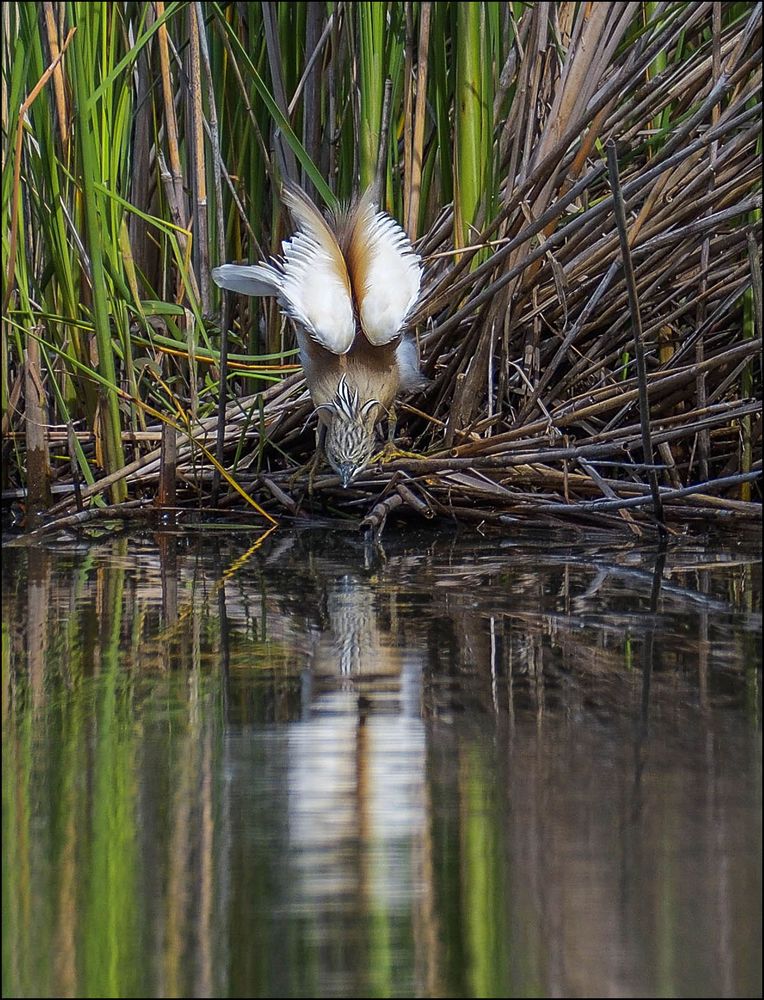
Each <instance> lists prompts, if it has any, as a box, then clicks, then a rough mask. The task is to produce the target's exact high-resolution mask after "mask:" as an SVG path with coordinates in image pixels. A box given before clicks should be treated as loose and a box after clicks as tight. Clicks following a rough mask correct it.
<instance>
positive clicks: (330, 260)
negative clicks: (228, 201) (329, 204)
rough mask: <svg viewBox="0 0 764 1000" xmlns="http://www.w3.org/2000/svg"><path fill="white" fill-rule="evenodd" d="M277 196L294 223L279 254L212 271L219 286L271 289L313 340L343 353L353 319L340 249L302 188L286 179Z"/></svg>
mask: <svg viewBox="0 0 764 1000" xmlns="http://www.w3.org/2000/svg"><path fill="white" fill-rule="evenodd" d="M283 198H284V203H285V204H286V205H287V207H288V208H289V210H290V211H291V213H292V215H293V216H294V219H295V221H296V223H297V225H298V227H299V229H298V232H296V233H295V234H294V236H292V237H291V239H288V240H284V242H283V243H282V245H281V246H282V249H283V253H284V259H283V260H276V261H274V262H273V263H267V264H256V265H254V266H251V267H246V266H242V265H238V264H224V265H223V266H222V267H217V268H215V269H214V270H213V272H212V277H213V279H214V281H215V282H217V284H218V285H220V286H221V288H228V289H230V290H231V291H236V292H242V293H243V294H245V295H276V296H277V297H278V300H279V303H280V304H281V307H282V309H283V310H284V311H285V312H286V313H287V314H288V315H289V316H291V317H292V319H294V320H295V321H296V322H297V323H299V324H300V326H302V327H304V328H305V330H306V331H307V332H308V334H309V335H310V336H311V337H312V338H313V339H314V340H315V341H316V342H317V343H319V344H320V345H321V346H322V347H325V348H326V349H327V350H328V351H331V352H332V353H333V354H345V353H346V352H347V351H349V350H350V348H351V346H352V344H353V339H354V337H355V319H354V316H353V300H352V297H351V291H350V279H349V277H348V271H347V267H346V265H345V260H344V258H343V256H342V251H341V250H340V247H339V244H338V243H337V239H336V237H335V236H334V234H333V233H332V231H331V229H330V228H329V225H328V223H327V222H326V220H325V219H324V217H323V216H322V215H321V213H320V212H319V210H318V209H317V208H316V206H315V205H314V204H313V202H312V201H311V200H310V199H309V198H308V196H307V195H306V194H305V192H304V191H302V190H301V189H300V188H298V187H297V186H296V185H291V184H290V185H286V186H285V187H284V191H283Z"/></svg>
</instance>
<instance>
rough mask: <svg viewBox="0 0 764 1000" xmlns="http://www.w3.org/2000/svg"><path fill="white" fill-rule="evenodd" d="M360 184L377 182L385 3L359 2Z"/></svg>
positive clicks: (383, 67) (383, 75) (383, 62)
mask: <svg viewBox="0 0 764 1000" xmlns="http://www.w3.org/2000/svg"><path fill="white" fill-rule="evenodd" d="M356 6H357V8H358V22H359V26H360V87H361V93H360V126H361V136H360V140H361V141H360V156H361V160H360V168H361V187H362V188H364V189H365V188H367V187H369V185H370V184H372V183H373V182H374V176H375V172H376V168H377V154H378V152H379V133H380V128H381V126H382V103H383V100H384V95H385V75H386V74H385V15H386V13H387V4H386V3H359V4H357V5H356Z"/></svg>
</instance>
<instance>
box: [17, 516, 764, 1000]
mask: <svg viewBox="0 0 764 1000" xmlns="http://www.w3.org/2000/svg"><path fill="white" fill-rule="evenodd" d="M250 544H251V539H248V540H247V541H242V542H241V543H239V542H238V541H237V540H236V539H235V538H230V539H221V538H220V537H215V538H214V539H210V538H205V537H204V536H203V535H200V536H193V535H192V536H188V537H184V536H161V537H159V538H157V539H156V540H155V539H137V540H128V539H125V538H117V539H114V540H110V539H107V540H105V541H103V542H100V543H99V544H97V545H94V546H91V547H89V548H88V549H86V550H83V549H82V548H81V547H79V548H78V547H70V548H67V547H66V546H61V547H59V548H58V549H54V548H51V549H43V550H33V551H29V552H25V553H22V554H18V553H16V552H12V553H11V558H10V559H9V560H8V565H7V566H4V576H3V596H4V601H3V627H2V677H3V722H4V739H3V792H2V796H3V798H2V801H3V854H2V872H3V993H4V995H6V996H41V995H43V996H44V995H60V996H84V995H92V996H146V995H160V996H192V995H193V996H263V997H265V996H356V995H361V996H400V995H418V996H442V995H451V996H543V995H572V996H576V995H602V994H609V995H621V994H632V995H633V994H637V993H640V991H641V992H642V993H643V994H644V995H651V994H653V993H654V994H656V995H666V996H676V995H714V996H715V995H723V996H733V995H748V994H755V993H756V992H757V988H758V989H759V990H760V984H761V957H760V955H761V953H760V930H761V908H760V888H761V861H760V843H761V793H760V783H761V765H760V761H761V740H760V733H759V731H758V722H759V719H760V684H759V676H758V666H757V663H756V662H755V659H754V658H755V657H756V656H757V654H758V651H759V647H760V641H761V639H760V636H761V631H760V622H759V620H758V616H759V615H760V608H761V589H760V577H759V575H758V573H757V571H756V570H755V569H754V567H753V565H752V563H751V562H747V563H744V564H743V565H742V566H741V565H739V564H740V562H741V560H740V559H738V560H737V562H734V561H733V560H728V561H729V562H730V566H728V567H726V568H725V565H724V564H722V565H720V569H719V571H718V573H717V572H713V573H712V572H710V571H708V570H705V569H704V570H695V569H694V568H693V567H694V566H695V565H696V564H698V565H706V564H708V562H709V561H713V559H716V558H719V559H721V558H722V556H724V558H727V556H726V555H725V552H722V553H721V554H719V553H711V554H710V555H709V554H708V553H706V552H682V551H677V552H675V553H672V554H670V556H669V559H668V563H667V569H666V573H665V574H664V576H663V578H662V579H661V580H657V581H656V577H655V574H654V572H653V567H654V566H655V565H656V563H655V559H654V554H653V553H650V552H647V553H645V554H643V555H639V558H640V559H641V562H639V563H637V561H636V560H635V559H632V560H631V562H629V561H628V559H627V560H624V558H623V554H622V553H621V552H620V550H619V551H616V552H609V551H605V550H603V551H602V552H601V553H599V554H597V553H594V554H593V553H592V551H591V549H590V548H587V549H585V550H580V551H577V550H575V549H571V546H570V545H569V544H568V543H567V542H566V543H565V545H564V546H562V547H561V551H560V553H559V554H557V555H555V553H554V552H553V551H551V552H550V544H551V543H550V540H549V539H545V540H543V544H542V543H539V545H537V546H536V547H535V548H534V547H533V546H531V547H530V548H529V549H523V548H522V547H521V548H518V549H517V550H514V549H513V548H511V547H510V548H507V549H506V550H504V551H499V550H498V549H497V546H496V544H495V543H492V542H490V541H486V542H485V543H477V542H474V541H472V540H471V541H470V543H469V544H468V545H465V546H464V547H463V548H461V549H460V548H459V547H458V546H454V545H449V546H448V547H445V546H443V547H439V546H438V545H433V546H432V549H431V551H430V552H429V554H428V555H427V556H426V557H424V556H423V552H425V551H426V545H425V544H424V543H422V542H417V543H416V544H411V546H410V548H407V547H406V545H405V544H402V546H401V547H400V548H395V547H392V548H391V550H390V551H389V552H388V561H387V562H386V563H383V564H378V563H373V564H372V565H370V566H367V565H366V564H365V563H364V560H363V554H362V553H359V552H358V551H357V550H355V549H353V548H352V547H351V548H349V549H348V550H343V549H342V545H341V544H340V543H338V542H336V541H334V540H332V539H322V540H321V541H320V542H318V543H314V542H313V541H306V540H301V539H299V538H297V539H296V540H292V541H289V540H287V541H285V540H284V539H283V538H281V539H279V538H278V537H276V538H275V539H272V540H271V544H272V546H273V547H272V548H270V549H262V550H260V549H255V550H251V549H249V548H248V546H250ZM481 544H482V545H483V547H482V548H481ZM290 545H291V548H290ZM232 566H234V567H238V569H237V570H236V572H230V569H231V567H232ZM632 567H637V569H638V572H634V570H633V568H632ZM643 567H646V569H644V568H643ZM688 567H689V568H688ZM661 572H663V570H662V569H661ZM703 573H705V574H706V575H705V577H703V576H702V574H703ZM656 582H657V583H658V584H659V585H660V586H659V587H656ZM656 590H660V599H659V600H657V601H656V600H654V599H653V598H654V597H655V593H656ZM651 602H652V603H651ZM645 623H648V624H647V626H646V624H645ZM649 630H653V632H654V634H653V635H652V639H651V641H650V642H649V643H648V641H647V639H646V635H647V632H648V631H649ZM646 650H653V653H652V659H651V660H650V661H649V662H647V663H646V662H645V651H646ZM648 681H649V684H648V683H647V682H648Z"/></svg>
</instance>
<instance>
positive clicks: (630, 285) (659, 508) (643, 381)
mask: <svg viewBox="0 0 764 1000" xmlns="http://www.w3.org/2000/svg"><path fill="white" fill-rule="evenodd" d="M606 148H607V167H608V175H609V177H610V188H611V190H612V192H613V211H614V213H615V221H616V226H617V227H618V238H619V240H620V243H621V255H622V257H623V273H624V279H625V281H626V289H627V292H628V296H629V309H630V312H631V324H632V327H633V330H634V354H635V356H636V359H637V378H638V380H639V422H640V426H641V429H642V452H643V455H644V460H645V462H647V463H649V464H650V465H652V463H653V442H652V436H651V434H650V400H649V398H648V395H647V369H646V366H645V345H644V341H643V339H642V319H641V317H640V313H639V298H638V296H637V282H636V279H635V277H634V264H633V262H632V259H631V249H630V247H629V233H628V230H627V228H626V205H625V203H624V200H623V192H622V191H621V180H620V177H619V174H618V154H617V153H616V148H615V142H614V140H613V139H608V141H607V143H606ZM648 478H649V480H650V491H651V493H652V497H653V509H654V511H655V518H656V520H657V521H658V524H659V525H660V526H661V531H665V526H664V524H663V505H662V502H661V495H660V490H659V488H658V475H657V473H656V471H655V469H649V470H648Z"/></svg>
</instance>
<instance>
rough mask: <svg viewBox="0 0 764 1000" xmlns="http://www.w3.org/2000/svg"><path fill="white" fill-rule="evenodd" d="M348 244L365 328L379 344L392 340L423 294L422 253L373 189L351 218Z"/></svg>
mask: <svg viewBox="0 0 764 1000" xmlns="http://www.w3.org/2000/svg"><path fill="white" fill-rule="evenodd" d="M342 249H343V251H344V254H345V259H346V260H347V265H348V271H349V273H350V281H351V283H352V286H353V292H354V294H355V300H356V303H357V305H358V314H359V318H360V321H361V329H362V330H363V333H364V335H365V337H366V339H367V340H368V341H369V342H370V343H371V344H373V345H374V346H375V347H381V346H382V345H383V344H389V343H390V342H391V341H392V340H395V338H396V337H397V336H398V334H399V333H400V332H401V329H402V328H403V325H404V322H405V320H406V317H407V315H408V314H409V313H410V312H411V309H412V308H413V306H414V304H415V302H416V300H417V298H418V297H419V288H420V285H421V282H422V261H421V258H420V257H419V255H418V254H417V253H416V252H415V251H414V248H413V247H412V245H411V241H410V240H409V238H408V236H406V234H405V232H404V231H403V229H401V227H400V226H399V225H398V223H397V222H396V221H395V220H394V219H392V218H390V216H389V215H387V214H386V213H385V212H380V211H378V210H377V207H376V205H374V203H373V202H372V200H371V193H370V192H368V191H367V193H366V194H365V195H364V196H363V197H362V198H361V200H360V201H359V202H358V204H357V206H356V207H355V208H354V209H353V210H352V211H351V213H350V215H349V217H348V219H347V222H346V224H345V226H344V233H343V236H342Z"/></svg>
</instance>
